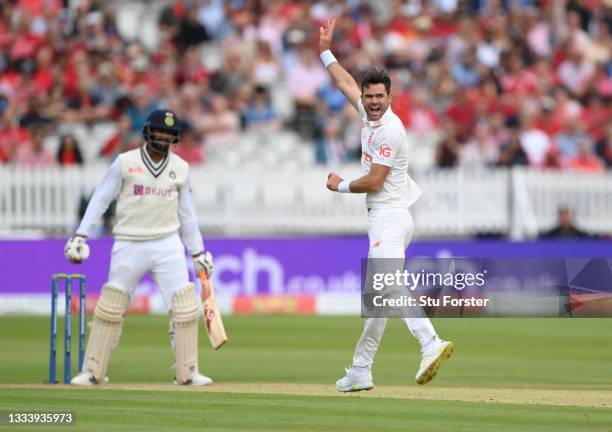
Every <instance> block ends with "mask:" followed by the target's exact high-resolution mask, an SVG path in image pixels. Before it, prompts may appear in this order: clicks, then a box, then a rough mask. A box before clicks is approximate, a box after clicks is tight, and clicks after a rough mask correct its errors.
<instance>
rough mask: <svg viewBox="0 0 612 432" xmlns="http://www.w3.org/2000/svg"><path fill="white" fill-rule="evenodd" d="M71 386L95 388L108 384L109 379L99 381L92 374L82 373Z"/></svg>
mask: <svg viewBox="0 0 612 432" xmlns="http://www.w3.org/2000/svg"><path fill="white" fill-rule="evenodd" d="M70 384H72V385H77V386H93V385H98V384H108V377H104V379H103V380H102V381H98V380H97V379H96V378H95V377H94V376H93V374H92V373H91V372H87V371H85V372H81V373H80V374H78V375H77V376H75V377H74V378H72V379H71V380H70Z"/></svg>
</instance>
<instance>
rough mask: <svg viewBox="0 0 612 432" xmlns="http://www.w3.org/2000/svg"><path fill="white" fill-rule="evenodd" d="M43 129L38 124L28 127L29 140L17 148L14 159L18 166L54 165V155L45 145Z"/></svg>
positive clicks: (43, 166) (47, 166)
mask: <svg viewBox="0 0 612 432" xmlns="http://www.w3.org/2000/svg"><path fill="white" fill-rule="evenodd" d="M44 138H45V135H44V131H43V128H42V127H41V126H40V125H37V126H32V127H31V129H30V141H29V142H27V143H24V144H21V145H20V146H19V148H18V149H17V154H16V157H15V161H16V162H17V165H19V166H23V167H25V166H29V167H37V168H49V167H54V166H55V165H56V158H55V155H54V154H53V153H52V152H51V150H49V149H48V148H46V147H45V144H44Z"/></svg>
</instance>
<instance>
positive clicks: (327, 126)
mask: <svg viewBox="0 0 612 432" xmlns="http://www.w3.org/2000/svg"><path fill="white" fill-rule="evenodd" d="M346 153H347V146H346V144H345V142H344V140H343V138H342V124H341V123H340V118H339V117H337V116H332V117H329V118H328V119H327V120H326V121H325V123H324V125H323V134H322V137H321V139H319V140H317V145H316V155H315V156H316V161H317V163H320V164H326V165H327V166H330V167H334V166H337V165H338V164H340V162H342V161H343V160H344V157H345V155H346Z"/></svg>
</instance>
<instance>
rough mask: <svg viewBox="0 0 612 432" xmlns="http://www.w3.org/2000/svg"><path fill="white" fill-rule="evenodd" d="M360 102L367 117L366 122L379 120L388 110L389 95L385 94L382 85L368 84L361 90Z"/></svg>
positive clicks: (385, 91)
mask: <svg viewBox="0 0 612 432" xmlns="http://www.w3.org/2000/svg"><path fill="white" fill-rule="evenodd" d="M361 102H362V103H363V107H364V108H365V110H366V114H367V115H368V120H380V118H381V117H382V116H383V114H384V113H385V111H387V108H389V104H390V103H391V95H390V94H388V93H387V89H386V88H385V85H384V84H382V83H380V84H370V85H369V86H366V87H364V88H363V94H362V95H361Z"/></svg>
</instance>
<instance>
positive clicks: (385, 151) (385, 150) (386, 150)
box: [378, 146, 391, 158]
mask: <svg viewBox="0 0 612 432" xmlns="http://www.w3.org/2000/svg"><path fill="white" fill-rule="evenodd" d="M378 154H379V155H380V156H382V157H384V158H388V157H390V156H391V147H389V146H384V147H381V148H380V150H379V151H378Z"/></svg>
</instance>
